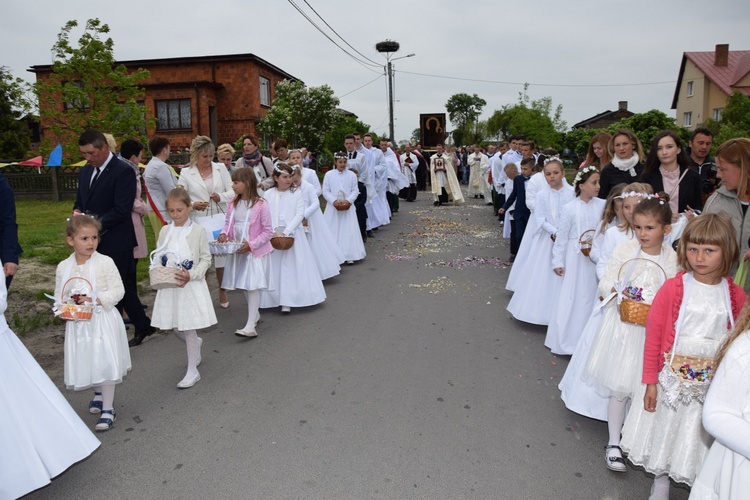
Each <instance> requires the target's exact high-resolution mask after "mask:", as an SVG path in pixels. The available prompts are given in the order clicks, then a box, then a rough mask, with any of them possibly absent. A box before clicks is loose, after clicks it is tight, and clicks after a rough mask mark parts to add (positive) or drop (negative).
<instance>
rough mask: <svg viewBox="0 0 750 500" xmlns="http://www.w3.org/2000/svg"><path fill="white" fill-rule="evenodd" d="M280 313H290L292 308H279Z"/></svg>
mask: <svg viewBox="0 0 750 500" xmlns="http://www.w3.org/2000/svg"><path fill="white" fill-rule="evenodd" d="M281 312H283V313H288V312H292V308H291V307H289V306H281Z"/></svg>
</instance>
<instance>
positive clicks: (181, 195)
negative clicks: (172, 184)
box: [164, 186, 193, 207]
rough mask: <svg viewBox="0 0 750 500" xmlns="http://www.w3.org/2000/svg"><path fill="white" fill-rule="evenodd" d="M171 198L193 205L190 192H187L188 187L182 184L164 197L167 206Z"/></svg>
mask: <svg viewBox="0 0 750 500" xmlns="http://www.w3.org/2000/svg"><path fill="white" fill-rule="evenodd" d="M169 200H172V201H178V202H180V203H184V204H185V205H187V206H188V207H190V206H192V205H193V202H192V201H191V200H190V194H189V193H188V192H187V189H185V188H184V187H182V186H177V187H176V188H174V189H172V190H170V191H169V192H168V193H167V197H166V198H165V199H164V206H165V207H166V206H167V202H169Z"/></svg>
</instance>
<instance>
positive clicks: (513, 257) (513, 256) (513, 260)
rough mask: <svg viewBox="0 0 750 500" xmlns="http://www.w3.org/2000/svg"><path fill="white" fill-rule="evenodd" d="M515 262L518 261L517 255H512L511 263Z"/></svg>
mask: <svg viewBox="0 0 750 500" xmlns="http://www.w3.org/2000/svg"><path fill="white" fill-rule="evenodd" d="M515 260H516V255H515V254H513V255H511V256H510V261H511V262H515Z"/></svg>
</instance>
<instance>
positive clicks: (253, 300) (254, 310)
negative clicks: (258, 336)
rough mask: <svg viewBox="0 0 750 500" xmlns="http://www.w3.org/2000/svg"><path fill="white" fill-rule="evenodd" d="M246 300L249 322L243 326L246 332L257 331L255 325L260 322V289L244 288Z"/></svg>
mask: <svg viewBox="0 0 750 500" xmlns="http://www.w3.org/2000/svg"><path fill="white" fill-rule="evenodd" d="M244 292H245V300H247V323H246V324H245V326H244V327H243V328H242V329H243V330H244V331H246V332H253V331H255V325H257V324H258V320H259V319H260V314H259V313H258V309H259V307H260V293H258V290H244Z"/></svg>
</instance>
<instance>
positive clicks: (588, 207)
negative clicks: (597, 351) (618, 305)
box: [544, 166, 606, 354]
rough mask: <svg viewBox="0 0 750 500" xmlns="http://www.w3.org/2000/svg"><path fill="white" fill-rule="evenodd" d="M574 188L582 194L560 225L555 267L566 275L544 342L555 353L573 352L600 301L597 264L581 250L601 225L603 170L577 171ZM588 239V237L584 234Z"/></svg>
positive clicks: (588, 169) (567, 211) (585, 169)
mask: <svg viewBox="0 0 750 500" xmlns="http://www.w3.org/2000/svg"><path fill="white" fill-rule="evenodd" d="M573 188H574V189H575V193H576V195H577V196H578V197H577V198H576V199H575V200H573V201H571V202H570V203H568V204H566V205H565V206H564V207H563V211H562V217H561V218H560V228H559V230H558V232H557V238H556V239H555V245H554V247H553V249H552V269H553V271H554V272H555V274H557V275H558V276H562V277H563V279H562V285H561V288H560V293H559V295H558V296H557V300H556V301H555V302H554V304H553V306H552V313H551V316H550V322H549V327H548V328H547V337H546V338H545V340H544V345H545V346H547V347H549V348H550V350H552V352H553V353H555V354H573V351H574V350H575V348H576V344H577V343H578V337H579V336H580V335H581V331H583V327H584V326H585V325H586V320H587V319H588V317H587V316H586V315H585V314H580V312H579V310H578V308H579V307H581V308H582V309H583V310H584V311H590V310H591V309H592V308H593V307H594V304H595V302H598V300H597V293H596V292H597V290H596V285H597V283H598V280H597V279H596V267H595V266H594V263H593V262H591V259H589V258H588V257H587V256H586V255H584V254H583V253H581V242H580V241H579V240H581V237H582V235H584V233H585V232H586V231H589V230H592V231H591V232H590V233H588V234H590V235H593V230H594V229H595V228H596V227H597V226H598V225H599V222H600V221H601V218H602V211H603V210H604V205H605V203H606V202H605V201H604V200H602V199H601V198H598V197H597V195H598V194H599V171H598V170H597V169H596V167H594V166H589V167H585V168H583V169H581V170H579V171H578V173H576V176H575V179H574V180H573ZM584 239H585V237H584Z"/></svg>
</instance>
